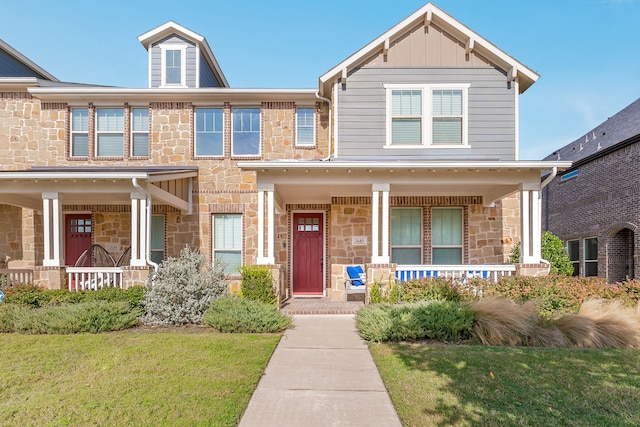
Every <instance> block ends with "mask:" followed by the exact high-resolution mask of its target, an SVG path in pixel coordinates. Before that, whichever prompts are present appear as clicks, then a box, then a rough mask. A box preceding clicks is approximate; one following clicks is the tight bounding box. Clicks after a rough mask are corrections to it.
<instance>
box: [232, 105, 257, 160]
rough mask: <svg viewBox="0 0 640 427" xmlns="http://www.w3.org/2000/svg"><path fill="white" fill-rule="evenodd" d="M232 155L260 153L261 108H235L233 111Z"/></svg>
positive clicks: (255, 154) (254, 154)
mask: <svg viewBox="0 0 640 427" xmlns="http://www.w3.org/2000/svg"><path fill="white" fill-rule="evenodd" d="M231 126H232V129H233V130H232V133H231V155H232V156H259V155H260V139H261V135H260V108H234V109H233V111H232V124H231Z"/></svg>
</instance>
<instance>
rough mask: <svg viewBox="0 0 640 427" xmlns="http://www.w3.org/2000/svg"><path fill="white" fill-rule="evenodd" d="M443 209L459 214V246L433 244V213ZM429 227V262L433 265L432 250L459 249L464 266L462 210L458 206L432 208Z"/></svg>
mask: <svg viewBox="0 0 640 427" xmlns="http://www.w3.org/2000/svg"><path fill="white" fill-rule="evenodd" d="M443 209H458V210H460V212H461V215H460V231H461V239H460V240H461V242H460V244H459V245H434V244H433V211H435V210H443ZM429 226H430V227H431V242H429V244H430V245H431V262H432V263H433V250H434V249H450V248H460V261H461V263H460V264H462V265H464V264H465V260H464V246H465V237H466V236H465V233H464V208H462V207H460V206H438V207H432V208H431V224H429Z"/></svg>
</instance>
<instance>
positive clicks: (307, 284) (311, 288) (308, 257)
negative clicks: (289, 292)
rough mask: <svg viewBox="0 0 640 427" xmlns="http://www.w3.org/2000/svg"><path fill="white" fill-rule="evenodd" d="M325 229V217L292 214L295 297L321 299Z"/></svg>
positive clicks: (318, 214)
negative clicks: (316, 297) (315, 296)
mask: <svg viewBox="0 0 640 427" xmlns="http://www.w3.org/2000/svg"><path fill="white" fill-rule="evenodd" d="M323 274H324V226H323V214H322V213H294V214H293V293H294V294H298V295H322V294H323V286H324V280H323Z"/></svg>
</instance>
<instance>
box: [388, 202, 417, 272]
mask: <svg viewBox="0 0 640 427" xmlns="http://www.w3.org/2000/svg"><path fill="white" fill-rule="evenodd" d="M400 209H402V210H407V209H420V243H419V244H417V245H394V244H393V236H391V242H389V247H390V248H391V251H392V252H393V249H394V248H397V249H416V248H418V247H419V248H420V261H421V263H422V262H424V237H423V236H424V208H422V207H421V206H394V207H392V208H391V211H392V213H393V211H394V210H400ZM390 228H391V232H393V225H390Z"/></svg>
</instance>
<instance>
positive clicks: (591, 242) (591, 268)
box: [584, 237, 598, 277]
mask: <svg viewBox="0 0 640 427" xmlns="http://www.w3.org/2000/svg"><path fill="white" fill-rule="evenodd" d="M584 275H585V277H588V276H597V275H598V238H597V237H591V238H589V239H584Z"/></svg>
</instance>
